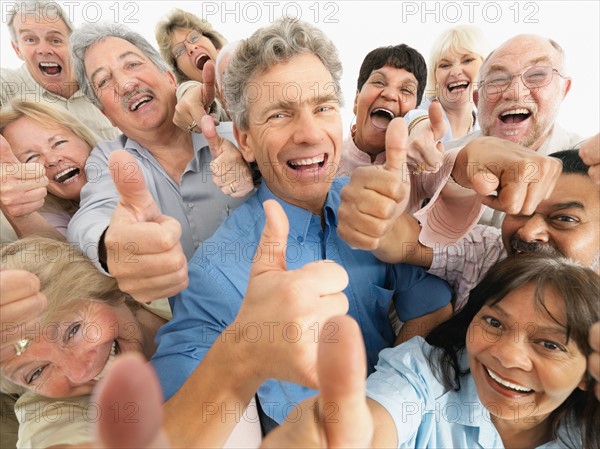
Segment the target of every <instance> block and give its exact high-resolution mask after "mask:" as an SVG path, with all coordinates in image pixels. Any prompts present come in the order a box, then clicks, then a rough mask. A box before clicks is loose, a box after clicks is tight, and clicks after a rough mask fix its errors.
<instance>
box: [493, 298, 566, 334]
mask: <svg viewBox="0 0 600 449" xmlns="http://www.w3.org/2000/svg"><path fill="white" fill-rule="evenodd" d="M488 307H489V308H490V309H494V310H495V311H497V312H499V313H500V314H501V315H502V316H503V317H504V318H512V316H511V315H510V314H508V313H507V312H506V310H504V309H503V308H502V306H501V305H500V303H499V302H497V303H496V304H492V305H490V306H488ZM514 321H517V320H514ZM533 324H535V332H545V333H553V334H556V333H560V334H561V335H562V336H564V337H565V340H566V337H567V331H566V329H565V327H564V326H562V325H560V324H557V325H556V326H545V325H544V326H541V325H539V324H537V323H533Z"/></svg>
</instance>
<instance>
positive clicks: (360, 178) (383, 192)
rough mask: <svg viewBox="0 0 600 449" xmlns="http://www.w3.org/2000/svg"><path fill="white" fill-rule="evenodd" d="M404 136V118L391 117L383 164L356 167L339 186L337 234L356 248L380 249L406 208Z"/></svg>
mask: <svg viewBox="0 0 600 449" xmlns="http://www.w3.org/2000/svg"><path fill="white" fill-rule="evenodd" d="M407 136H408V132H407V129H406V122H405V121H404V119H402V118H396V119H394V120H392V122H391V123H390V125H389V126H388V129H387V132H386V135H385V146H386V163H385V164H384V165H383V166H374V165H372V166H367V167H359V168H357V169H356V170H354V172H353V173H352V177H351V179H350V182H349V183H348V184H347V185H346V186H345V187H344V188H343V189H342V195H341V198H342V201H341V204H340V208H339V210H338V234H339V235H340V237H342V238H343V239H344V240H345V241H346V242H348V243H349V244H350V245H352V246H354V247H356V248H360V249H368V250H375V249H377V248H379V246H380V244H381V239H382V238H383V237H384V236H385V235H386V234H387V233H388V232H389V230H390V229H391V226H392V225H393V223H394V221H395V220H396V218H397V217H398V216H400V215H401V214H402V213H404V210H405V209H406V206H407V204H408V200H409V198H410V175H409V172H408V168H407V164H406V158H407V151H408V138H407Z"/></svg>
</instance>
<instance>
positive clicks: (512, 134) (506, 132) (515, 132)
mask: <svg viewBox="0 0 600 449" xmlns="http://www.w3.org/2000/svg"><path fill="white" fill-rule="evenodd" d="M503 134H504V135H505V136H506V137H513V136H516V135H517V134H518V133H517V131H515V130H513V131H504V133H503Z"/></svg>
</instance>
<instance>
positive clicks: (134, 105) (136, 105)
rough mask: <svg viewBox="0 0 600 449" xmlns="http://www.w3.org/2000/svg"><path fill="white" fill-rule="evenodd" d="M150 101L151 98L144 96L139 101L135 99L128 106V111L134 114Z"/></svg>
mask: <svg viewBox="0 0 600 449" xmlns="http://www.w3.org/2000/svg"><path fill="white" fill-rule="evenodd" d="M151 100H152V97H151V96H150V95H145V96H143V97H141V98H139V99H137V100H136V101H134V102H133V103H131V104H130V105H129V110H130V111H131V112H135V111H137V110H138V109H139V108H140V107H141V106H142V105H143V104H146V103H148V102H150V101H151Z"/></svg>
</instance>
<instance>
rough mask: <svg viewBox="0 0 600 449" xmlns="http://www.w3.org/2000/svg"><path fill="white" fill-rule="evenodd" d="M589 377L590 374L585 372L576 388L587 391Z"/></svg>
mask: <svg viewBox="0 0 600 449" xmlns="http://www.w3.org/2000/svg"><path fill="white" fill-rule="evenodd" d="M590 377H591V376H590V374H589V373H588V372H587V371H586V372H585V373H584V375H583V377H582V378H581V382H579V384H578V385H577V388H579V389H580V390H581V391H587V390H588V389H589V388H588V385H589V384H590Z"/></svg>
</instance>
